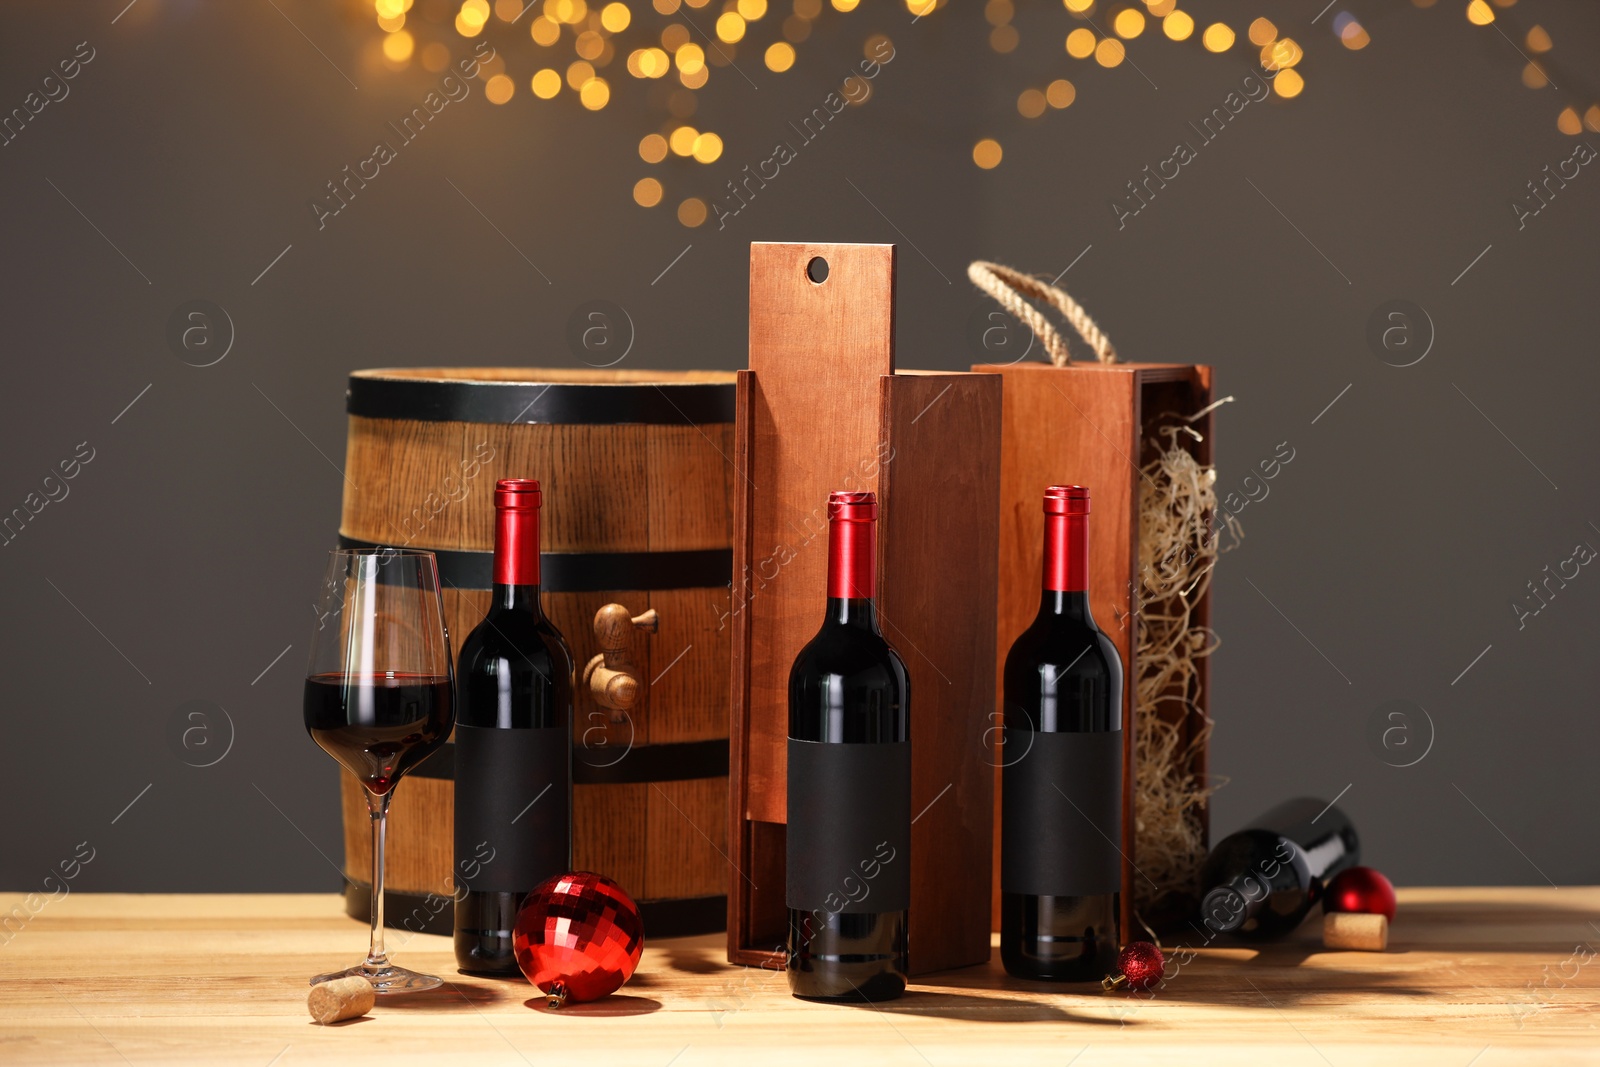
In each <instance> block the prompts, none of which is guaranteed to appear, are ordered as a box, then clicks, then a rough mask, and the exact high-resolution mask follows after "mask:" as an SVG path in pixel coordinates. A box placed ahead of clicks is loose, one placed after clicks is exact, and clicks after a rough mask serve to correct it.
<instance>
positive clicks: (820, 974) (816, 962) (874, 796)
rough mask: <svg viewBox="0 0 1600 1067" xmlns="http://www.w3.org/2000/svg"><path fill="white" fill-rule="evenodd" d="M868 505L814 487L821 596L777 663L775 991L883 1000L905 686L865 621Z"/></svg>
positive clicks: (900, 978) (899, 826)
mask: <svg viewBox="0 0 1600 1067" xmlns="http://www.w3.org/2000/svg"><path fill="white" fill-rule="evenodd" d="M877 520H878V503H877V498H876V496H874V495H873V494H872V493H833V494H832V495H830V496H829V498H828V607H827V615H826V617H825V618H824V620H823V623H822V628H821V629H820V630H818V631H817V635H816V636H815V637H813V638H812V639H811V642H810V643H809V644H808V645H806V646H805V648H803V649H801V650H800V655H799V656H797V657H796V658H795V661H794V667H793V669H791V670H790V672H789V766H788V772H789V773H788V779H789V788H788V801H789V808H788V812H789V814H788V819H789V823H788V832H787V836H786V846H785V850H786V860H787V878H786V886H785V897H786V903H787V904H788V908H789V945H788V975H789V989H790V990H791V991H792V992H793V993H794V995H795V996H797V997H821V998H835V999H848V1000H888V999H890V998H893V997H897V996H899V995H900V994H901V993H902V992H903V991H904V990H905V987H906V958H907V921H908V910H907V909H908V908H909V906H910V900H911V877H910V875H911V867H910V864H911V855H910V853H911V735H910V730H909V726H908V713H909V710H910V687H909V683H908V681H907V678H906V668H905V664H903V663H902V662H901V661H900V657H899V655H897V654H896V653H895V650H894V649H893V648H890V647H889V643H888V642H887V641H885V640H884V638H883V635H882V634H881V633H880V632H879V631H878V614H877V607H876V604H875V602H874V596H875V593H876V585H877V577H876V569H877V559H876V556H877Z"/></svg>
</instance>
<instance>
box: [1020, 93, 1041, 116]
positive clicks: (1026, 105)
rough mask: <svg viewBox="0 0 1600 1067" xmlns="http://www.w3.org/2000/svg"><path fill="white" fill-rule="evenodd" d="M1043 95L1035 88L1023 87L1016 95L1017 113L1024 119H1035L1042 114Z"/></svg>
mask: <svg viewBox="0 0 1600 1067" xmlns="http://www.w3.org/2000/svg"><path fill="white" fill-rule="evenodd" d="M1044 109H1045V97H1044V94H1043V93H1041V92H1040V91H1039V90H1037V89H1024V90H1023V91H1022V95H1021V96H1019V97H1017V113H1018V114H1019V115H1021V116H1022V117H1023V118H1025V119H1036V118H1038V117H1039V116H1040V115H1043V114H1044Z"/></svg>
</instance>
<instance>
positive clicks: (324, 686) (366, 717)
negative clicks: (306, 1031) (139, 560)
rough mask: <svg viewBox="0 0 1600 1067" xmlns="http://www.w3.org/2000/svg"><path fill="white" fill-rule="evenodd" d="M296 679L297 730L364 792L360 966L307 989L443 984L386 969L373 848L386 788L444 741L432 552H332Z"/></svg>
mask: <svg viewBox="0 0 1600 1067" xmlns="http://www.w3.org/2000/svg"><path fill="white" fill-rule="evenodd" d="M316 610H317V622H316V629H315V630H314V631H313V632H312V635H311V665H310V667H309V668H308V670H307V672H306V690H305V716H306V730H307V731H308V732H310V734H311V737H312V739H313V740H315V741H316V742H317V744H319V745H321V746H322V748H323V750H324V751H326V752H327V753H328V754H329V755H330V756H332V757H333V758H334V759H336V760H338V761H339V762H340V763H341V764H343V765H344V767H345V769H346V770H348V771H349V772H350V773H351V774H354V775H355V776H356V780H357V781H359V782H360V783H361V785H362V788H363V789H365V790H366V794H367V811H368V814H369V815H370V816H371V819H372V944H371V947H370V948H369V949H368V951H367V958H366V959H365V960H364V961H362V962H361V963H358V964H356V965H355V966H354V967H351V968H349V969H347V970H343V971H334V972H332V973H330V974H319V975H317V976H316V977H315V978H313V979H311V984H312V985H315V984H317V983H318V982H326V981H329V980H331V979H334V978H343V977H346V976H347V975H360V976H361V977H363V978H365V979H367V980H368V981H369V982H371V983H372V987H373V989H374V991H376V992H377V993H379V994H384V993H413V992H417V991H419V990H424V989H435V988H437V987H438V986H440V985H443V984H444V983H443V982H442V981H441V980H440V979H438V978H435V977H433V976H432V975H426V974H418V973H416V972H415V971H409V970H406V969H405V968H404V967H396V966H395V965H394V964H392V963H390V962H389V957H388V956H387V955H386V954H385V952H384V948H383V842H384V830H385V826H386V823H387V821H388V813H389V799H390V798H391V797H392V796H393V795H394V787H395V784H396V783H397V782H399V780H400V778H401V776H402V775H404V774H405V773H406V772H407V771H409V770H410V769H411V768H413V767H415V766H416V765H417V764H419V763H421V762H422V761H423V760H424V759H426V758H427V757H428V756H429V755H430V754H431V753H432V752H433V751H434V750H435V749H437V748H438V747H439V746H440V745H442V744H444V742H445V738H447V737H449V736H450V727H451V726H452V725H453V723H454V722H455V714H454V710H453V708H452V705H451V690H452V687H453V684H454V672H453V671H452V668H451V662H450V639H449V635H448V634H447V633H446V631H445V625H444V611H443V606H442V605H441V603H440V600H439V572H438V566H437V563H436V562H435V560H434V556H433V553H432V552H419V551H414V550H399V549H363V550H352V549H336V550H334V551H333V552H331V553H329V559H328V571H327V576H326V578H325V579H324V581H323V585H322V593H321V596H320V597H319V600H318V603H317V609H316Z"/></svg>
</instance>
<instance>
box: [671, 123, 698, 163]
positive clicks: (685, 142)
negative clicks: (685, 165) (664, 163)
mask: <svg viewBox="0 0 1600 1067" xmlns="http://www.w3.org/2000/svg"><path fill="white" fill-rule="evenodd" d="M699 136H700V131H699V130H697V129H695V128H694V127H693V126H679V127H678V128H677V129H675V130H673V131H672V133H671V135H670V136H668V137H667V145H668V147H670V148H671V149H672V154H673V155H675V156H688V155H692V154H693V153H694V141H695V138H696V137H699Z"/></svg>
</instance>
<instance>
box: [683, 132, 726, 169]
mask: <svg viewBox="0 0 1600 1067" xmlns="http://www.w3.org/2000/svg"><path fill="white" fill-rule="evenodd" d="M689 154H690V155H692V156H694V158H695V161H696V162H699V163H715V162H716V161H717V160H718V158H720V157H721V155H722V138H721V137H718V136H717V135H716V134H714V133H702V134H701V135H700V136H699V137H696V138H695V139H694V144H692V145H690V146H689Z"/></svg>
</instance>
